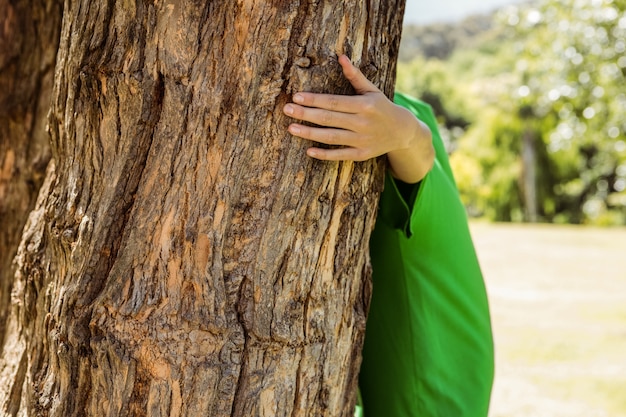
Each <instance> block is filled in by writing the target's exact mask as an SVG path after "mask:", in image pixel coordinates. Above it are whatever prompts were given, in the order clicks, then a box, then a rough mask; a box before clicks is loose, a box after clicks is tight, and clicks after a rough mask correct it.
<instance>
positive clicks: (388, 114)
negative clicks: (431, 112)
mask: <svg viewBox="0 0 626 417" xmlns="http://www.w3.org/2000/svg"><path fill="white" fill-rule="evenodd" d="M339 64H340V65H341V67H342V69H343V74H344V76H345V77H346V79H348V81H350V83H351V84H352V86H353V87H354V89H355V90H356V92H357V94H356V95H354V96H342V95H331V94H315V93H307V92H298V93H296V94H294V96H293V101H294V103H289V104H287V105H286V106H285V108H284V112H285V114H287V115H288V116H291V117H293V118H295V119H299V120H304V121H307V122H311V123H314V124H316V125H319V126H320V127H310V126H305V125H302V124H299V123H292V124H291V125H289V128H288V129H289V132H290V133H291V134H292V135H294V136H298V137H301V138H304V139H309V140H312V141H315V142H320V143H325V144H328V145H340V146H343V147H341V148H338V149H321V148H309V149H308V150H307V154H308V155H309V156H310V157H312V158H317V159H323V160H328V161H338V160H350V161H365V160H367V159H370V158H374V157H377V156H380V155H383V154H387V157H388V159H389V165H390V169H391V173H392V175H393V176H394V177H395V178H398V179H399V180H401V181H404V182H406V183H410V184H413V183H416V182H419V181H421V180H422V178H424V176H426V174H427V173H428V171H430V169H431V167H432V165H433V162H434V158H435V152H434V149H433V146H432V137H431V132H430V129H429V128H428V127H427V126H426V125H425V124H424V123H422V122H421V121H419V120H418V119H417V118H416V117H415V116H414V115H413V114H412V113H411V112H410V111H408V110H406V109H405V108H403V107H400V106H398V105H396V104H394V103H393V102H391V101H390V100H389V99H388V98H387V97H386V96H385V95H384V94H383V93H382V92H381V91H380V90H379V89H378V88H376V86H375V85H374V84H372V83H371V82H370V81H369V80H368V79H367V78H365V76H364V75H363V74H362V73H361V71H360V70H359V69H358V68H356V67H355V66H354V65H352V63H351V62H350V59H348V57H347V56H345V55H342V56H340V57H339Z"/></svg>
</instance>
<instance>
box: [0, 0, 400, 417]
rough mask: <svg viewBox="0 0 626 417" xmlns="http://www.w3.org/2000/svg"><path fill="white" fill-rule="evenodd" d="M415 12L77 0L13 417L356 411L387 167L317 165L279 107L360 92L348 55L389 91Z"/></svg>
mask: <svg viewBox="0 0 626 417" xmlns="http://www.w3.org/2000/svg"><path fill="white" fill-rule="evenodd" d="M403 8H404V2H403V1H402V0H397V1H395V0H387V1H376V0H364V1H357V0H354V1H344V2H337V1H332V0H320V1H302V2H300V1H246V0H241V1H228V2H197V1H155V2H148V1H139V2H136V1H133V0H125V1H115V0H108V1H102V2H93V1H89V0H67V1H66V2H65V6H64V16H63V26H62V31H61V38H60V46H59V51H58V57H57V65H56V70H55V79H54V94H53V104H52V111H51V116H50V120H49V124H50V131H51V145H52V153H53V156H54V160H55V165H52V164H51V166H50V168H49V170H48V174H47V176H46V181H45V183H44V185H43V187H42V189H41V192H40V195H39V198H38V201H37V205H36V208H35V210H34V211H33V212H32V213H31V215H30V217H29V219H28V223H27V225H26V228H25V230H24V235H23V237H22V241H21V244H20V248H19V250H18V255H17V258H16V259H17V265H18V268H17V272H16V275H15V285H14V286H15V288H14V291H13V294H14V300H15V302H14V303H13V304H12V306H11V310H10V316H9V320H8V325H7V329H8V330H7V340H11V343H7V344H6V346H5V350H4V351H3V360H5V361H7V362H9V361H10V362H11V363H19V364H20V365H19V368H20V369H21V370H22V372H17V376H18V377H17V378H13V379H11V378H3V379H2V380H0V406H2V407H4V408H3V411H4V412H7V411H8V414H9V415H18V414H19V415H43V416H75V415H85V416H98V417H100V416H127V415H128V416H144V415H149V416H218V417H219V416H251V415H258V416H305V415H306V416H348V415H350V414H351V413H352V410H353V406H354V390H355V387H356V377H357V372H358V366H359V362H360V348H361V344H362V338H363V331H364V325H365V315H366V310H367V305H368V302H369V284H368V282H369V281H368V279H369V277H368V274H367V268H368V266H367V264H368V263H367V252H368V251H367V242H368V238H369V233H370V230H371V227H372V225H373V221H374V214H375V207H376V203H377V198H378V194H379V192H380V189H381V185H382V181H381V179H382V174H383V162H382V161H381V160H377V161H369V162H365V163H357V164H355V163H328V162H320V161H314V160H311V159H308V158H307V157H306V156H305V154H304V149H305V147H306V146H307V144H304V143H302V142H300V141H299V140H294V139H293V138H291V137H289V136H288V135H287V134H286V131H285V128H286V126H287V124H288V119H286V118H285V117H284V116H283V115H282V112H281V109H282V106H283V105H284V104H285V103H286V102H287V100H289V97H290V96H291V94H293V92H295V91H299V90H310V91H320V92H321V91H324V92H335V93H350V92H351V88H350V86H349V84H348V83H347V82H346V81H345V80H343V78H342V76H341V75H340V68H339V66H338V64H337V62H336V56H337V54H339V53H344V52H345V53H348V54H349V55H350V56H352V58H353V60H354V61H355V62H356V63H357V64H358V65H360V67H361V68H362V69H363V70H364V72H365V73H366V75H368V76H369V77H370V78H371V79H372V80H373V81H374V82H375V83H376V84H377V85H379V86H381V88H382V89H383V90H384V91H385V92H386V93H387V94H391V92H392V89H393V81H394V80H393V75H394V73H395V57H396V56H397V48H398V45H399V37H400V30H401V19H402V14H403ZM20 376H21V379H20ZM17 391H19V392H20V393H21V395H20V396H19V398H20V401H19V403H18V402H17V401H15V398H16V396H15V395H14V394H13V395H12V396H11V395H10V394H11V393H15V392H17ZM12 399H13V400H12Z"/></svg>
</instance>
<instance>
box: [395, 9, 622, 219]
mask: <svg viewBox="0 0 626 417" xmlns="http://www.w3.org/2000/svg"><path fill="white" fill-rule="evenodd" d="M425 34H429V35H428V36H425ZM403 42H404V45H403V49H404V51H405V53H404V54H403V56H402V57H401V59H402V61H401V62H400V65H399V68H398V86H397V88H398V90H399V91H403V92H407V93H409V94H412V95H414V96H417V97H421V98H423V99H424V100H426V101H428V102H429V103H430V104H431V105H432V106H433V107H434V109H435V112H436V113H437V114H438V115H439V117H440V122H441V125H442V131H443V133H444V136H445V140H446V142H447V145H448V146H449V149H450V151H451V152H452V156H451V158H452V163H453V165H454V168H455V170H456V175H457V181H458V183H459V187H460V189H461V194H462V198H463V200H464V202H465V204H466V205H467V207H468V210H469V212H470V214H472V215H475V216H484V217H487V218H489V219H492V220H496V221H545V222H556V223H585V224H600V225H614V224H626V117H625V115H626V82H625V81H626V80H625V78H626V0H544V1H538V2H533V3H528V4H525V5H522V6H510V7H507V8H506V9H503V10H500V11H498V12H496V13H494V14H492V15H489V16H478V17H473V18H471V19H467V20H465V21H464V22H462V23H460V24H459V23H455V24H449V25H445V24H439V25H433V26H429V27H425V28H416V27H408V28H407V29H406V30H405V33H404V40H403ZM406 51H408V52H406Z"/></svg>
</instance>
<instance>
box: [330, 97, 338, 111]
mask: <svg viewBox="0 0 626 417" xmlns="http://www.w3.org/2000/svg"><path fill="white" fill-rule="evenodd" d="M338 104H339V102H338V100H337V97H335V96H331V97H330V99H329V100H328V107H329V108H330V109H331V110H335V109H337V106H338Z"/></svg>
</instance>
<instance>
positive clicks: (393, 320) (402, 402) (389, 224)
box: [359, 94, 494, 417]
mask: <svg viewBox="0 0 626 417" xmlns="http://www.w3.org/2000/svg"><path fill="white" fill-rule="evenodd" d="M395 102H396V103H397V104H399V105H401V106H403V107H406V108H407V109H409V110H411V111H412V112H413V113H414V114H415V115H416V116H417V117H418V118H419V119H420V120H422V121H423V122H424V123H426V124H427V125H428V126H429V127H430V129H431V130H432V133H433V144H434V147H435V150H436V160H435V164H434V166H433V168H432V170H431V171H430V172H429V173H428V174H427V175H426V177H425V178H424V179H423V180H422V181H421V182H420V183H419V184H416V185H408V184H403V183H401V182H400V181H397V180H394V179H393V178H392V177H391V175H387V179H386V180H385V190H384V191H383V193H382V195H381V198H380V204H379V212H378V218H377V220H376V227H375V229H374V231H373V233H372V237H371V240H370V254H371V260H372V268H373V295H372V302H371V307H370V311H369V315H368V319H367V330H366V335H365V345H364V349H363V363H362V365H361V373H360V377H359V387H360V390H361V395H362V401H363V408H364V411H365V413H364V414H365V417H409V416H410V417H418V416H419V417H435V416H436V417H484V416H487V412H488V408H489V398H490V394H491V386H492V382H493V371H494V364H493V340H492V334H491V324H490V317H489V308H488V304H487V296H486V291H485V286H484V282H483V277H482V274H481V270H480V266H479V264H478V260H477V257H476V253H475V250H474V245H473V243H472V239H471V236H470V231H469V228H468V223H467V216H466V213H465V209H464V207H463V204H462V203H461V201H460V198H459V194H458V191H457V187H456V183H455V181H454V177H453V175H452V171H451V169H450V164H449V161H448V156H447V154H446V151H445V148H444V145H443V142H442V140H441V137H440V135H439V132H438V129H437V123H436V120H435V117H434V115H433V112H432V110H431V108H430V107H429V106H428V105H427V104H425V103H423V102H420V101H418V100H416V99H413V98H410V97H407V96H404V95H400V94H397V95H396V97H395Z"/></svg>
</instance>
